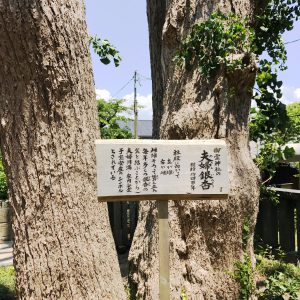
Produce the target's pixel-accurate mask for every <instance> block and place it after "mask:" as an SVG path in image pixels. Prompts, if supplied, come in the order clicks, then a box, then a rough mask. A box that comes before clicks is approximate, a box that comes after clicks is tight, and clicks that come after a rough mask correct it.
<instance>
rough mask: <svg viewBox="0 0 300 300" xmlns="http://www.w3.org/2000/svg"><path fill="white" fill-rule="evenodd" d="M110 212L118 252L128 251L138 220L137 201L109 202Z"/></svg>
mask: <svg viewBox="0 0 300 300" xmlns="http://www.w3.org/2000/svg"><path fill="white" fill-rule="evenodd" d="M108 213H109V220H110V225H111V228H112V232H113V237H114V240H115V244H116V248H117V251H118V252H120V253H121V252H126V251H127V250H129V248H130V246H131V242H132V239H133V235H134V231H135V228H136V225H137V220H138V203H137V202H109V203H108Z"/></svg>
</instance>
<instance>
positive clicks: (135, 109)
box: [133, 71, 138, 139]
mask: <svg viewBox="0 0 300 300" xmlns="http://www.w3.org/2000/svg"><path fill="white" fill-rule="evenodd" d="M137 80H138V79H137V71H135V72H134V102H133V111H134V138H135V139H138V103H137V95H136V84H137Z"/></svg>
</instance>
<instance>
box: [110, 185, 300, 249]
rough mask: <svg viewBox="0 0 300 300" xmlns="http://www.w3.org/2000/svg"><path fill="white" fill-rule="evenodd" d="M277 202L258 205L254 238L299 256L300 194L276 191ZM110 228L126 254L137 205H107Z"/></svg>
mask: <svg viewBox="0 0 300 300" xmlns="http://www.w3.org/2000/svg"><path fill="white" fill-rule="evenodd" d="M277 190H278V192H279V194H280V202H279V204H277V205H274V204H273V203H272V202H271V201H269V200H266V201H263V202H261V203H260V208H259V214H258V220H257V225H256V232H255V238H256V240H257V241H260V242H263V243H264V244H266V245H269V246H271V247H272V248H274V249H277V248H279V247H280V248H281V249H282V250H284V251H285V252H296V251H298V252H299V253H300V191H299V190H292V189H277ZM108 211H109V218H110V223H111V228H112V232H113V236H114V240H115V244H116V247H117V250H118V252H125V251H128V250H129V248H130V246H131V242H132V239H133V235H134V231H135V228H136V224H137V220H138V203H137V202H111V203H108Z"/></svg>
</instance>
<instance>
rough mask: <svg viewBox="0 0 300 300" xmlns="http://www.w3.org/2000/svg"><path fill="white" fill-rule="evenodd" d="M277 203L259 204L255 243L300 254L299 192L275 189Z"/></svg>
mask: <svg viewBox="0 0 300 300" xmlns="http://www.w3.org/2000/svg"><path fill="white" fill-rule="evenodd" d="M276 190H277V191H278V192H279V194H280V201H279V203H278V204H277V205H276V204H273V203H272V202H271V201H269V200H265V201H263V202H261V203H260V208H259V214H258V219H257V225H256V232H255V236H256V241H262V242H263V243H264V244H266V245H269V246H271V247H272V248H274V249H277V248H279V247H280V249H282V250H283V251H284V252H286V253H288V252H298V253H300V191H299V190H292V189H281V188H277V189H276Z"/></svg>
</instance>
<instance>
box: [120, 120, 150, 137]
mask: <svg viewBox="0 0 300 300" xmlns="http://www.w3.org/2000/svg"><path fill="white" fill-rule="evenodd" d="M118 124H119V126H120V127H121V128H125V127H126V126H127V127H128V128H129V130H130V131H131V133H132V135H134V121H129V122H127V123H125V122H123V121H118ZM138 137H139V138H140V139H152V120H139V121H138Z"/></svg>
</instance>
